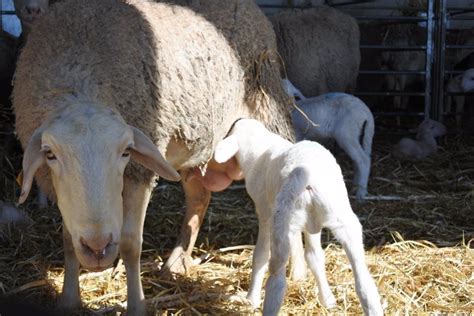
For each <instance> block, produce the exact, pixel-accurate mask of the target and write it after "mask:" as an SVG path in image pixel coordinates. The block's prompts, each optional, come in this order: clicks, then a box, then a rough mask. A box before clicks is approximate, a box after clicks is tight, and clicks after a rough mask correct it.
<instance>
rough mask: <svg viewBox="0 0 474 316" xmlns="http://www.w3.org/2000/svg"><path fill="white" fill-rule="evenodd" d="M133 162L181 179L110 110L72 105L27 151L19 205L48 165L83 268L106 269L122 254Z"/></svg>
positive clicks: (141, 136)
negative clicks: (125, 200) (125, 198)
mask: <svg viewBox="0 0 474 316" xmlns="http://www.w3.org/2000/svg"><path fill="white" fill-rule="evenodd" d="M130 159H134V160H135V161H137V162H139V163H140V164H142V165H144V166H145V167H147V168H149V169H151V170H152V171H155V172H156V173H157V174H159V175H160V176H162V177H164V178H166V179H169V180H175V181H176V180H179V174H178V173H177V172H176V171H175V170H174V169H173V167H172V166H171V165H169V164H168V163H167V162H166V161H165V159H164V158H163V157H162V156H161V154H160V153H159V151H158V150H157V148H156V147H155V145H154V144H153V143H152V141H151V140H150V139H149V138H147V137H146V136H145V135H144V134H143V133H142V132H141V131H139V130H138V129H136V128H134V127H131V126H129V125H127V124H126V123H125V121H124V120H123V119H122V117H121V116H120V114H118V113H117V112H115V111H113V110H112V109H110V108H107V107H100V106H93V105H87V104H81V105H76V106H72V105H71V106H68V107H67V108H65V109H64V110H62V111H60V112H58V113H54V114H53V116H52V117H50V119H49V120H47V121H46V122H45V123H44V124H43V125H42V126H41V127H39V128H38V129H37V130H36V131H35V133H34V134H33V136H32V137H31V139H30V141H29V142H28V144H27V147H26V148H25V155H24V158H23V171H24V176H23V184H22V193H21V196H20V203H22V202H23V201H24V200H25V199H26V197H27V195H28V193H29V190H30V188H31V184H32V181H33V176H34V174H35V172H36V170H37V169H38V168H39V167H40V166H41V165H43V164H44V163H45V164H46V165H47V166H48V167H49V170H50V174H51V178H52V182H53V187H54V190H55V192H56V196H57V202H58V207H59V209H60V211H61V215H62V217H63V221H64V225H65V226H66V228H67V230H68V231H69V233H70V235H71V238H72V242H73V245H74V249H75V253H76V255H77V257H78V259H79V261H80V263H81V265H82V266H84V267H85V268H89V269H92V270H100V269H103V268H104V267H106V266H109V265H110V264H111V263H112V262H113V260H114V259H115V258H116V256H117V254H118V244H119V242H120V233H121V230H122V222H123V198H122V191H123V183H124V181H123V176H124V170H125V167H126V166H127V164H128V163H129V160H130Z"/></svg>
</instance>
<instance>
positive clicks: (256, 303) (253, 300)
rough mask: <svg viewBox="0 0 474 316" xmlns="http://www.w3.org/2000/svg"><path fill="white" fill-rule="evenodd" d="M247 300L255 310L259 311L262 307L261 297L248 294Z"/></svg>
mask: <svg viewBox="0 0 474 316" xmlns="http://www.w3.org/2000/svg"><path fill="white" fill-rule="evenodd" d="M246 300H247V303H248V304H249V305H250V306H251V307H252V308H253V309H257V308H259V307H260V297H256V296H255V295H250V294H247V297H246Z"/></svg>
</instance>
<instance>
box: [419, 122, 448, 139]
mask: <svg viewBox="0 0 474 316" xmlns="http://www.w3.org/2000/svg"><path fill="white" fill-rule="evenodd" d="M417 132H418V133H417V139H420V138H422V137H423V136H425V135H430V136H431V137H439V136H443V135H445V134H446V126H444V125H443V124H442V123H440V122H438V121H435V120H432V119H425V120H424V121H423V122H421V124H420V125H419V126H418V128H417Z"/></svg>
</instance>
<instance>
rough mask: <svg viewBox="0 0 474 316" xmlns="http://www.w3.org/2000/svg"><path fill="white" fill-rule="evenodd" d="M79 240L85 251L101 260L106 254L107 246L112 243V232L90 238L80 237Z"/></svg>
mask: <svg viewBox="0 0 474 316" xmlns="http://www.w3.org/2000/svg"><path fill="white" fill-rule="evenodd" d="M80 241H81V245H82V247H83V251H84V252H85V253H87V254H88V255H89V256H93V257H95V258H96V259H97V260H101V259H102V258H104V257H105V255H106V254H107V248H108V247H109V246H110V245H111V244H112V233H110V234H108V235H107V234H106V235H102V236H97V237H94V238H91V239H85V238H83V237H81V239H80Z"/></svg>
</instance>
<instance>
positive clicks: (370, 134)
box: [360, 110, 375, 157]
mask: <svg viewBox="0 0 474 316" xmlns="http://www.w3.org/2000/svg"><path fill="white" fill-rule="evenodd" d="M369 111H370V110H369ZM374 129H375V124H374V118H373V116H372V113H370V115H369V116H368V117H367V119H366V120H365V121H364V123H363V124H362V128H361V131H360V132H361V135H360V137H361V141H360V144H361V146H362V148H363V149H364V151H365V153H366V154H367V156H369V157H370V155H371V153H372V139H373V138H374Z"/></svg>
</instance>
